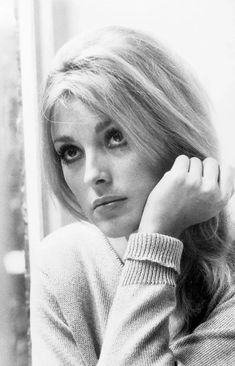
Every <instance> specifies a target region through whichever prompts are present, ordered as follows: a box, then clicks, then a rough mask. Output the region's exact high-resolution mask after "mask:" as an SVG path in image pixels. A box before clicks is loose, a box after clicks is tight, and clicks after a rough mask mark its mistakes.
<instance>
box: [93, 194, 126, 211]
mask: <svg viewBox="0 0 235 366" xmlns="http://www.w3.org/2000/svg"><path fill="white" fill-rule="evenodd" d="M126 199H127V197H123V196H103V197H100V198H98V199H96V200H95V201H94V202H93V204H92V208H93V210H95V209H96V208H97V207H99V206H104V205H106V204H108V203H111V202H117V201H125V200H126Z"/></svg>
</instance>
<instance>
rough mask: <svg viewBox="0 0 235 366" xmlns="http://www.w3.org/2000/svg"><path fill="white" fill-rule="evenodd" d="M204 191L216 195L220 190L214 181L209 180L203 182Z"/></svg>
mask: <svg viewBox="0 0 235 366" xmlns="http://www.w3.org/2000/svg"><path fill="white" fill-rule="evenodd" d="M202 191H203V193H205V194H210V195H214V194H216V193H217V191H218V185H217V183H216V182H214V181H210V180H207V181H206V182H204V183H203V188H202Z"/></svg>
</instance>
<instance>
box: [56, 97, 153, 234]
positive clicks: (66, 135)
mask: <svg viewBox="0 0 235 366" xmlns="http://www.w3.org/2000/svg"><path fill="white" fill-rule="evenodd" d="M55 120H56V121H58V122H59V123H52V139H53V143H54V147H55V150H56V152H57V154H58V155H59V156H60V159H61V165H62V169H63V173H64V178H65V181H66V183H67V185H68V186H69V188H70V189H71V191H72V192H73V194H74V195H75V197H76V199H77V201H78V203H79V204H80V206H81V208H82V210H83V212H84V214H85V215H86V217H87V218H88V220H89V221H90V222H92V223H94V224H95V225H96V226H98V227H99V228H100V229H101V231H102V232H103V233H104V234H105V235H107V236H109V237H120V236H126V237H128V236H129V235H130V234H131V233H133V232H134V231H136V230H138V226H139V223H140V220H141V216H142V213H143V209H144V206H145V203H146V200H147V197H148V195H149V193H150V192H151V190H152V189H153V188H154V186H155V185H156V183H157V182H158V180H159V179H160V176H159V172H158V171H153V169H151V168H150V167H149V166H148V164H146V161H145V160H144V159H143V157H142V156H141V154H140V153H138V151H137V150H136V148H135V147H134V146H133V143H132V142H131V141H130V140H129V139H128V137H127V136H126V134H125V133H124V132H123V130H122V129H121V127H120V126H119V125H118V123H117V122H114V121H112V120H110V119H107V118H105V117H104V116H102V115H100V114H98V113H96V112H94V111H92V110H91V109H89V108H88V107H87V106H86V105H85V104H83V103H82V102H81V101H80V100H76V101H72V102H71V104H70V105H69V107H67V108H66V107H64V106H62V105H60V106H58V107H57V108H56V114H55Z"/></svg>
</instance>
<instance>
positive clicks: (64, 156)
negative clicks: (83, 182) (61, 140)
mask: <svg viewBox="0 0 235 366" xmlns="http://www.w3.org/2000/svg"><path fill="white" fill-rule="evenodd" d="M57 154H58V156H59V158H60V159H61V161H62V163H64V164H71V163H73V162H74V161H76V160H78V159H80V158H81V156H82V151H81V150H80V149H79V148H78V147H77V146H74V145H62V146H61V147H60V148H59V150H58V152H57Z"/></svg>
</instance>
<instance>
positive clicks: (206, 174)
mask: <svg viewBox="0 0 235 366" xmlns="http://www.w3.org/2000/svg"><path fill="white" fill-rule="evenodd" d="M203 178H204V181H208V182H210V183H211V184H214V185H215V184H218V182H219V178H220V169H219V164H218V162H217V160H215V159H214V158H206V159H205V160H203Z"/></svg>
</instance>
